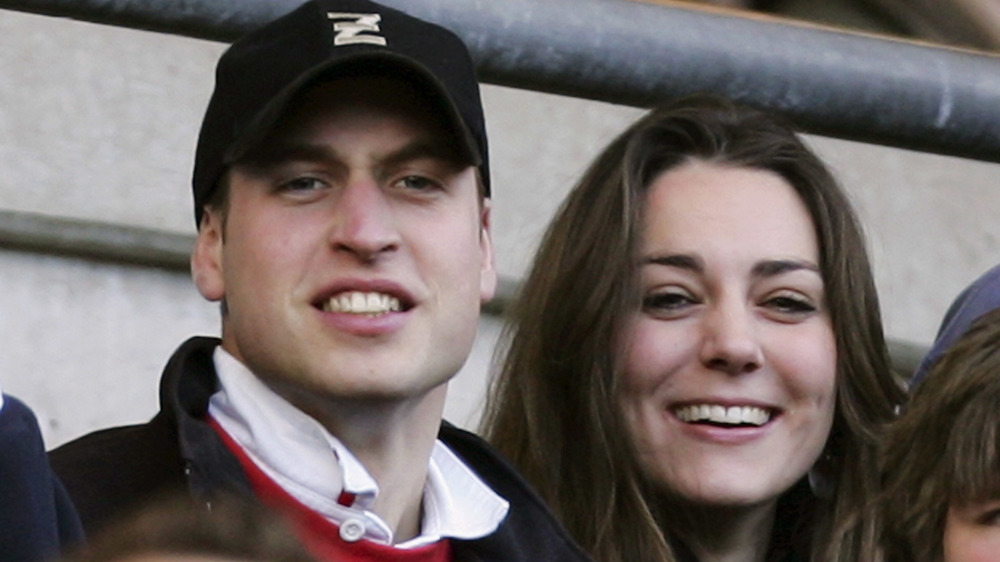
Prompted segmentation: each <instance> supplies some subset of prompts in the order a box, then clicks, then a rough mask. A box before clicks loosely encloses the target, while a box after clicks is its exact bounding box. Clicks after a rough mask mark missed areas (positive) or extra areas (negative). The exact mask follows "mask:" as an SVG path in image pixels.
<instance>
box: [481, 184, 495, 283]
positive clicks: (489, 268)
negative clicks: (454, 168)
mask: <svg viewBox="0 0 1000 562" xmlns="http://www.w3.org/2000/svg"><path fill="white" fill-rule="evenodd" d="M491 209H492V202H491V201H490V200H489V199H488V198H487V199H484V200H483V206H482V210H481V211H480V217H479V224H480V227H479V228H480V231H479V245H480V248H481V250H482V254H483V260H482V265H481V269H480V274H479V300H480V301H481V302H486V301H488V300H490V299H492V298H493V295H494V294H496V291H497V264H496V258H495V256H494V255H493V234H492V231H491V226H490V211H491Z"/></svg>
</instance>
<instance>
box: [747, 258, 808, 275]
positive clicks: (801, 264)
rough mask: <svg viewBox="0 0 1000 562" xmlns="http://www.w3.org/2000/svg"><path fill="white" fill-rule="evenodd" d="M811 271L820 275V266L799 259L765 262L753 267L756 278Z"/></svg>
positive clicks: (752, 272)
mask: <svg viewBox="0 0 1000 562" xmlns="http://www.w3.org/2000/svg"><path fill="white" fill-rule="evenodd" d="M802 270H805V271H811V272H813V273H816V274H819V273H820V270H819V266H818V265H816V264H815V263H812V262H810V261H807V260H797V259H780V260H765V261H761V262H758V263H757V264H755V265H754V266H753V270H751V274H752V275H753V276H754V277H757V278H762V277H774V276H775V275H781V274H783V273H790V272H792V271H802Z"/></svg>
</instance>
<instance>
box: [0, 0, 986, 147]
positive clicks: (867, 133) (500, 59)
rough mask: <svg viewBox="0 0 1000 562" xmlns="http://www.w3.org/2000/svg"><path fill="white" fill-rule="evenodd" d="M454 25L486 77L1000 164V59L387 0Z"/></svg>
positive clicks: (187, 12) (232, 9) (205, 15)
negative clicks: (708, 100)
mask: <svg viewBox="0 0 1000 562" xmlns="http://www.w3.org/2000/svg"><path fill="white" fill-rule="evenodd" d="M300 1H301V0H0V8H9V9H14V10H22V11H28V12H36V13H41V14H49V15H55V16H67V17H72V18H76V19H81V20H86V21H92V22H97V23H107V24H113V25H121V26H128V27H135V28H140V29H147V30H153V31H161V32H167V33H174V34H181V35H187V36H192V37H199V38H204V39H212V40H218V41H230V40H232V39H234V38H235V37H237V36H239V35H241V34H242V33H244V32H246V31H248V30H250V29H252V28H254V27H256V26H259V25H261V24H263V23H264V22H266V21H269V20H270V19H273V18H274V17H277V16H278V15H280V14H282V13H285V12H287V11H289V10H291V9H293V8H294V7H295V6H296V5H298V4H299V3H300ZM383 2H384V3H385V4H388V5H392V6H394V7H397V8H400V9H403V10H406V11H408V12H410V13H413V14H414V15H417V16H420V17H423V18H425V19H429V20H432V21H436V22H439V23H441V24H443V25H445V26H448V27H450V28H452V29H454V30H455V31H456V32H457V33H458V34H459V35H461V36H462V38H463V39H464V40H465V41H466V42H467V43H468V44H469V46H470V50H471V51H472V53H473V56H474V57H475V59H476V61H477V66H478V69H479V71H480V76H481V77H482V79H483V80H484V81H485V82H490V83H495V84H501V85H506V86H512V87H517V88H526V89H532V90H538V91H543V92H551V93H557V94H565V95H570V96H577V97H583V98H589V99H596V100H604V101H609V102H613V103H619V104H627V105H634V106H641V107H648V106H651V105H653V104H655V103H657V102H658V101H660V100H663V99H666V98H669V97H673V96H677V95H683V94H687V93H691V92H695V91H708V92H716V93H720V94H724V95H728V96H730V97H733V98H735V99H737V100H740V101H743V102H745V103H749V104H752V105H756V106H758V107H762V108H765V109H771V110H775V111H778V112H780V113H782V114H784V115H786V116H788V117H789V118H790V119H791V120H792V121H793V122H795V123H796V124H797V125H798V126H799V127H801V128H802V129H803V130H804V131H806V132H810V133H816V134H820V135H826V136H832V137H839V138H845V139H852V140H858V141H864V142H870V143H878V144H885V145H890V146H897V147H903V148H909V149H915V150H921V151H927V152H935V153H940V154H949V155H956V156H964V157H968V158H974V159H979V160H986V161H992V162H1000V59H998V58H997V57H995V56H992V55H987V54H984V53H974V52H969V51H960V50H954V49H948V48H942V47H933V46H929V45H925V44H918V43H914V42H906V41H896V40H889V39H885V38H879V37H873V36H867V35H859V34H851V33H846V32H836V31H832V30H829V29H821V28H816V27H810V26H802V25H791V24H788V23H786V22H780V21H777V20H773V19H767V18H760V17H755V18H748V17H737V16H733V15H728V14H723V13H718V12H708V11H702V10H697V9H692V8H687V7H672V6H660V5H651V4H645V3H639V2H628V1H623V0H544V1H540V0H503V1H502V2H499V1H496V0H383Z"/></svg>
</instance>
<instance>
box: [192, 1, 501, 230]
mask: <svg viewBox="0 0 1000 562" xmlns="http://www.w3.org/2000/svg"><path fill="white" fill-rule="evenodd" d="M359 75H378V76H383V75H391V76H394V77H399V78H403V79H405V80H407V81H408V82H410V83H412V84H413V85H414V86H416V87H417V88H418V90H419V91H421V92H422V93H423V94H424V97H425V99H426V100H428V101H427V103H428V104H429V105H430V106H431V107H429V108H428V110H429V112H436V113H437V114H439V115H440V116H441V117H442V118H443V120H444V122H445V123H446V124H447V125H448V126H449V128H450V129H451V130H452V131H453V132H454V133H455V138H456V139H457V140H458V146H459V148H460V149H461V150H463V151H465V154H463V156H465V157H467V158H468V159H469V162H471V163H472V164H474V165H476V166H478V167H479V170H480V175H481V177H482V181H483V184H484V186H485V189H486V194H487V196H488V195H489V194H490V174H489V158H488V154H487V144H486V124H485V121H484V119H483V107H482V101H481V99H480V96H479V82H478V80H477V79H476V73H475V67H474V66H473V63H472V58H471V56H470V55H469V51H468V48H467V47H466V46H465V43H463V42H462V40H461V39H459V38H458V36H456V35H455V34H454V33H452V32H451V31H448V30H447V29H445V28H443V27H441V26H438V25H435V24H432V23H429V22H426V21H423V20H420V19H418V18H415V17H413V16H410V15H408V14H405V13H403V12H401V11H399V10H395V9H392V8H387V7H385V6H382V5H380V4H376V3H374V2H369V1H368V0H310V1H309V2H306V3H305V4H303V5H302V6H300V7H298V8H297V9H295V10H294V11H292V12H291V13H289V14H287V15H285V16H282V17H281V18H278V19H276V20H274V21H272V22H271V23H268V24H266V25H264V26H263V27H261V28H259V29H257V30H256V31H253V32H251V33H249V34H247V35H245V36H243V37H242V38H240V39H238V40H237V41H236V42H235V43H233V44H232V45H231V46H230V47H229V49H227V50H226V52H225V53H223V55H222V57H221V58H220V59H219V64H218V66H217V67H216V75H215V91H214V92H212V98H211V99H210V100H209V103H208V109H207V110H206V111H205V118H204V120H203V121H202V125H201V133H200V135H199V137H198V148H197V152H196V153H195V162H194V175H193V177H192V185H193V188H194V211H195V221H196V223H198V224H200V222H201V215H202V211H203V208H204V205H205V203H206V202H207V201H209V200H210V198H211V196H212V194H213V193H214V191H215V189H216V187H217V186H218V183H219V179H220V178H221V177H222V175H223V173H224V172H225V171H226V169H227V168H228V167H229V166H230V165H232V164H233V163H234V162H236V161H237V160H239V159H240V158H241V157H242V156H244V155H245V154H246V153H247V151H249V150H250V149H252V148H254V147H255V145H256V144H257V143H259V142H260V141H262V140H263V138H264V137H265V136H266V135H267V133H268V132H269V131H270V129H271V128H272V127H273V126H274V124H275V122H276V121H277V120H278V118H279V117H280V116H281V115H282V114H283V113H284V112H285V110H286V109H287V106H288V103H289V101H290V100H291V99H292V98H293V97H294V96H295V95H296V94H297V93H299V92H301V91H302V90H304V89H305V88H307V87H309V86H311V85H314V84H316V83H319V82H322V81H324V80H328V79H332V78H335V77H339V76H359Z"/></svg>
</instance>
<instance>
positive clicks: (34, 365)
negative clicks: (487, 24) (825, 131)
mask: <svg viewBox="0 0 1000 562" xmlns="http://www.w3.org/2000/svg"><path fill="white" fill-rule="evenodd" d="M223 48H224V47H223V45H220V44H216V43H209V42H203V41H197V40H191V39H186V38H179V37H173V36H164V35H158V34H153V33H146V32H139V31H133V30H127V29H119V28H112V27H104V26H97V25H92V24H84V23H79V22H71V21H64V20H57V19H52V18H46V17H42V16H33V15H25V14H20V13H16V12H8V11H0V53H2V54H0V212H2V211H16V212H21V213H40V214H43V215H46V216H54V217H68V218H76V219H87V220H93V221H101V222H105V223H110V224H120V225H128V226H135V227H144V228H150V229H156V230H159V231H164V232H168V233H175V234H186V235H190V234H193V232H194V224H193V217H192V210H191V201H190V195H189V176H190V169H191V163H192V154H193V150H194V141H195V138H196V134H197V128H198V123H199V120H200V118H201V114H202V111H203V110H204V105H205V103H206V101H207V99H208V95H209V93H210V90H211V85H212V72H213V68H214V63H215V60H216V59H217V57H218V56H219V54H220V53H221V52H222V50H223ZM484 96H485V103H486V112H487V120H488V126H489V128H490V135H491V137H490V140H491V148H492V165H493V170H494V178H493V181H494V186H495V188H494V192H495V214H494V218H495V224H494V229H495V236H496V245H497V251H498V254H499V261H500V268H501V272H502V273H503V274H504V275H506V276H508V277H510V278H516V277H518V276H520V275H521V274H522V273H523V271H524V270H525V268H526V266H527V264H528V263H529V261H530V256H531V252H532V251H533V249H534V246H535V243H536V240H537V237H538V235H539V233H540V232H541V231H542V229H543V228H544V226H545V224H546V222H547V220H548V218H549V217H550V216H551V214H552V212H553V211H554V209H555V207H556V206H557V204H558V203H559V201H560V199H561V198H562V195H563V194H564V193H565V192H566V190H567V189H568V188H569V186H570V185H571V184H572V182H573V181H574V180H575V179H576V177H577V176H578V175H579V173H580V171H581V170H582V169H583V167H584V166H585V165H586V164H587V162H588V161H589V160H590V158H591V157H592V156H593V155H594V154H595V153H596V152H597V151H598V150H599V149H600V148H601V147H602V146H603V145H604V144H605V143H606V142H607V141H608V140H609V139H610V138H611V137H612V136H613V135H615V134H617V132H619V131H620V130H621V129H622V128H624V127H625V126H626V125H627V124H628V123H629V122H630V121H631V120H633V119H634V118H636V117H637V116H638V115H640V113H641V112H640V111H638V110H636V109H632V108H623V107H615V106H610V105H606V104H599V103H593V102H584V101H581V100H575V99H566V98H559V97H555V96H548V95H541V94H536V93H531V92H523V91H515V90H510V89H504V88H498V87H491V86H487V87H486V88H485V91H484ZM810 142H812V143H813V145H814V146H815V147H816V149H817V150H818V151H819V152H820V153H821V155H822V156H824V157H825V158H826V159H827V160H828V161H829V162H830V163H831V165H832V166H833V168H834V169H835V170H836V171H837V173H838V174H839V176H840V177H841V179H842V180H843V183H844V184H845V185H846V186H847V188H848V189H849V191H850V192H851V193H852V195H853V196H854V198H855V200H856V202H857V205H858V207H859V209H860V212H861V214H862V217H863V219H864V221H865V223H866V226H867V230H868V233H869V234H870V239H871V245H872V252H873V255H874V258H875V262H876V273H877V278H878V285H879V288H880V290H881V292H882V298H883V306H884V312H885V317H886V322H887V329H888V332H889V334H890V335H891V336H893V337H896V338H901V339H904V340H908V341H913V342H917V343H922V344H926V343H929V342H930V341H931V340H932V339H933V336H934V332H935V330H936V328H937V323H938V321H939V319H940V317H941V315H942V313H943V312H944V309H945V308H946V307H947V305H948V303H949V302H950V300H951V299H952V298H953V297H954V295H955V294H956V293H957V292H958V291H959V290H960V289H961V288H962V287H963V286H964V285H965V284H967V283H968V282H970V281H971V280H972V279H974V278H975V277H976V276H977V275H979V274H980V273H981V272H982V271H984V270H985V269H987V268H988V267H989V266H991V265H993V264H994V263H995V262H996V261H998V260H1000V251H998V250H1000V240H998V239H1000V221H997V220H996V219H995V217H997V216H1000V187H998V186H997V185H995V184H996V178H998V177H1000V167H998V166H997V165H993V164H983V163H977V162H969V161H963V160H959V159H953V158H943V157H937V156H931V155H924V154H916V153H909V152H905V151H900V150H892V149H887V148H881V147H873V146H867V145H861V144H855V143H847V142H843V141H834V140H829V139H819V138H811V139H810ZM498 330H499V321H498V319H496V318H495V317H487V318H486V319H484V322H483V325H482V329H481V334H480V336H481V337H480V341H479V342H478V343H477V346H476V350H475V352H474V354H473V358H472V359H471V361H470V363H469V365H467V367H466V369H465V370H464V371H463V372H462V373H461V374H460V375H459V377H458V378H457V379H456V382H455V383H454V385H453V388H452V393H451V396H450V400H449V404H448V407H447V408H448V409H447V414H448V416H449V417H450V418H451V419H453V420H454V421H456V422H458V423H460V424H465V425H472V424H474V422H475V419H476V417H477V415H478V411H479V406H480V404H481V397H482V389H483V387H484V380H485V373H486V371H487V364H488V362H489V356H490V353H491V349H492V345H493V341H494V339H495V337H496V334H497V332H498ZM217 332H218V311H217V309H216V307H215V306H213V305H211V304H209V303H205V302H204V301H202V299H201V298H200V297H199V295H198V294H197V292H196V291H195V290H194V287H193V286H192V284H191V282H190V279H189V277H188V276H187V275H186V274H185V273H183V272H178V271H167V270H162V269H156V268H148V267H140V266H130V265H118V264H112V263H106V262H102V261H93V260H90V261H88V260H84V259H79V258H68V257H57V256H48V255H42V254H37V253H33V252H29V251H22V250H2V251H0V334H2V338H0V381H2V383H3V388H4V390H5V391H6V392H9V393H12V394H14V395H17V396H19V397H21V398H22V399H24V400H25V401H26V402H28V403H29V404H30V405H32V406H33V407H34V408H35V409H36V411H37V413H38V415H39V418H40V420H41V422H42V425H43V432H44V434H45V438H46V440H47V443H48V445H49V446H56V445H58V444H60V443H62V442H64V441H66V440H68V439H71V438H73V437H75V436H77V435H80V434H82V433H85V432H87V431H90V430H93V429H95V428H98V427H103V426H107V425H110V424H120V423H134V422H140V421H143V420H145V419H147V418H148V417H149V416H151V415H152V414H153V413H154V412H155V409H156V400H157V380H158V378H159V373H160V369H161V368H162V366H163V364H164V362H165V361H166V359H167V357H168V356H169V355H170V353H171V352H172V350H173V349H174V348H175V347H176V345H177V344H179V343H180V342H181V341H182V340H183V339H184V338H186V337H187V336H189V335H193V334H215V333H217Z"/></svg>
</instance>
